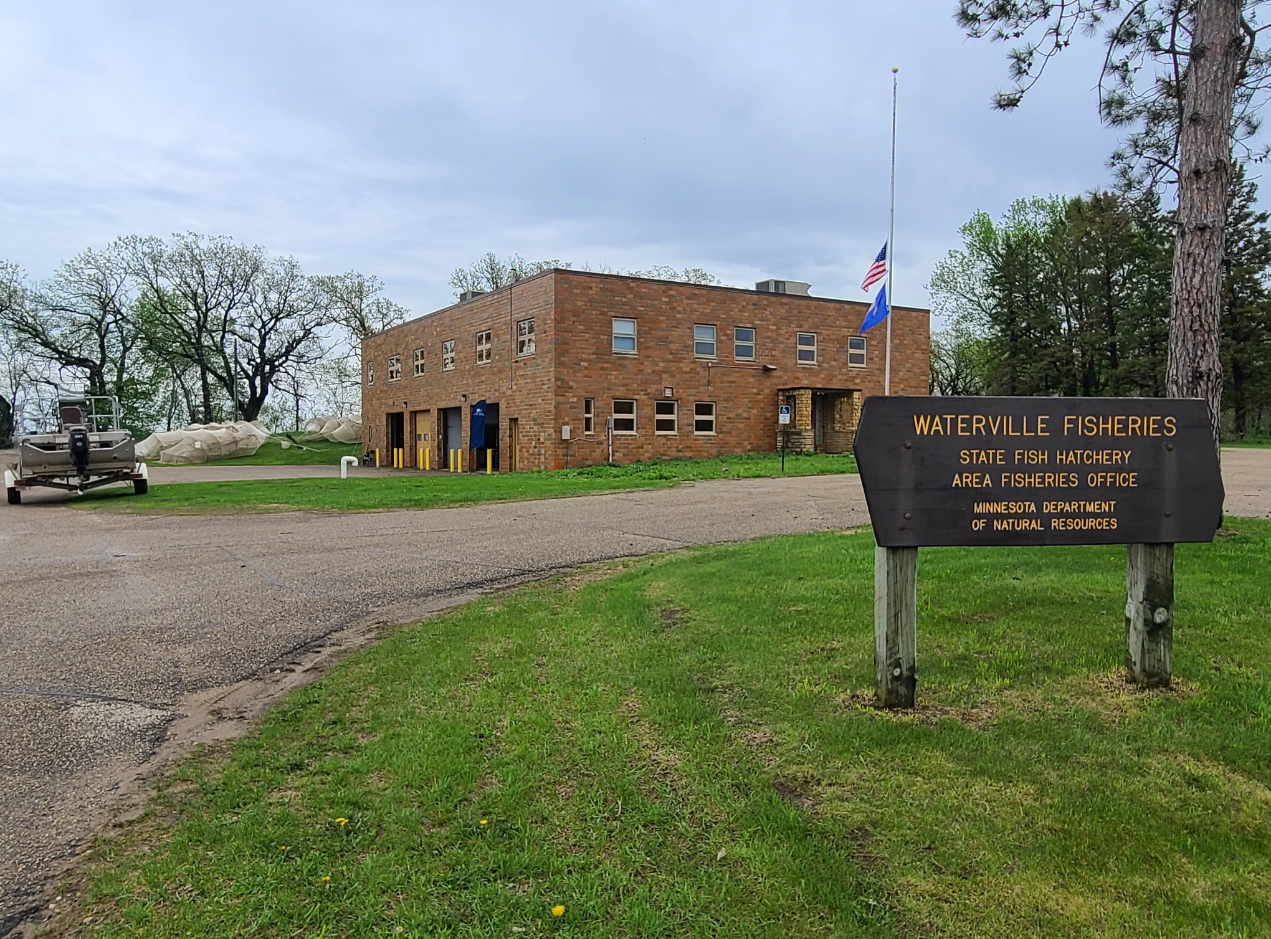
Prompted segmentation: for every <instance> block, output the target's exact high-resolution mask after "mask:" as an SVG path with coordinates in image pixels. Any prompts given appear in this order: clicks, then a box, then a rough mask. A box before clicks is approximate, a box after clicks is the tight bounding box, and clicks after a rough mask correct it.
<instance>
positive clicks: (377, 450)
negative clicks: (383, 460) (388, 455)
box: [375, 447, 380, 469]
mask: <svg viewBox="0 0 1271 939" xmlns="http://www.w3.org/2000/svg"><path fill="white" fill-rule="evenodd" d="M375 468H376V469H379V468H380V448H379V447H376V448H375Z"/></svg>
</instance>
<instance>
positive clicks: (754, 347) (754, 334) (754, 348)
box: [733, 326, 759, 362]
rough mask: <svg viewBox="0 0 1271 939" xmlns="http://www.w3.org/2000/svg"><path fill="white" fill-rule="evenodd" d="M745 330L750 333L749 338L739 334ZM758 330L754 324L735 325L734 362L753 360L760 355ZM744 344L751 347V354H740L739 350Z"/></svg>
mask: <svg viewBox="0 0 1271 939" xmlns="http://www.w3.org/2000/svg"><path fill="white" fill-rule="evenodd" d="M743 330H745V331H746V332H748V333H750V339H749V340H743V339H742V338H741V337H739V336H738V335H737V334H738V333H740V332H742V331H743ZM757 339H758V331H757V330H756V329H755V327H753V326H734V327H733V361H734V362H753V361H755V360H756V359H757V358H758V357H759V343H758V342H757V341H756V340H757ZM742 346H749V347H750V355H740V354H739V353H738V352H737V350H738V349H739V348H740V347H742Z"/></svg>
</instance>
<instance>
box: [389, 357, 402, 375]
mask: <svg viewBox="0 0 1271 939" xmlns="http://www.w3.org/2000/svg"><path fill="white" fill-rule="evenodd" d="M388 380H389V381H401V380H402V357H401V356H400V355H390V356H389V357H388Z"/></svg>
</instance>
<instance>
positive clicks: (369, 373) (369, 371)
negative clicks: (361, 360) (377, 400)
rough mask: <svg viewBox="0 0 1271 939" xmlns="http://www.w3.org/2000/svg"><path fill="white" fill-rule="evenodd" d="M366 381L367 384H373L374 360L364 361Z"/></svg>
mask: <svg viewBox="0 0 1271 939" xmlns="http://www.w3.org/2000/svg"><path fill="white" fill-rule="evenodd" d="M366 383H367V384H368V385H373V384H375V362H374V360H368V361H367V363H366Z"/></svg>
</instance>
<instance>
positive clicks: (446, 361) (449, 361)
mask: <svg viewBox="0 0 1271 939" xmlns="http://www.w3.org/2000/svg"><path fill="white" fill-rule="evenodd" d="M441 370H442V371H443V372H453V371H454V370H455V341H454V340H453V339H450V340H448V341H446V342H443V343H442V344H441Z"/></svg>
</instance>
